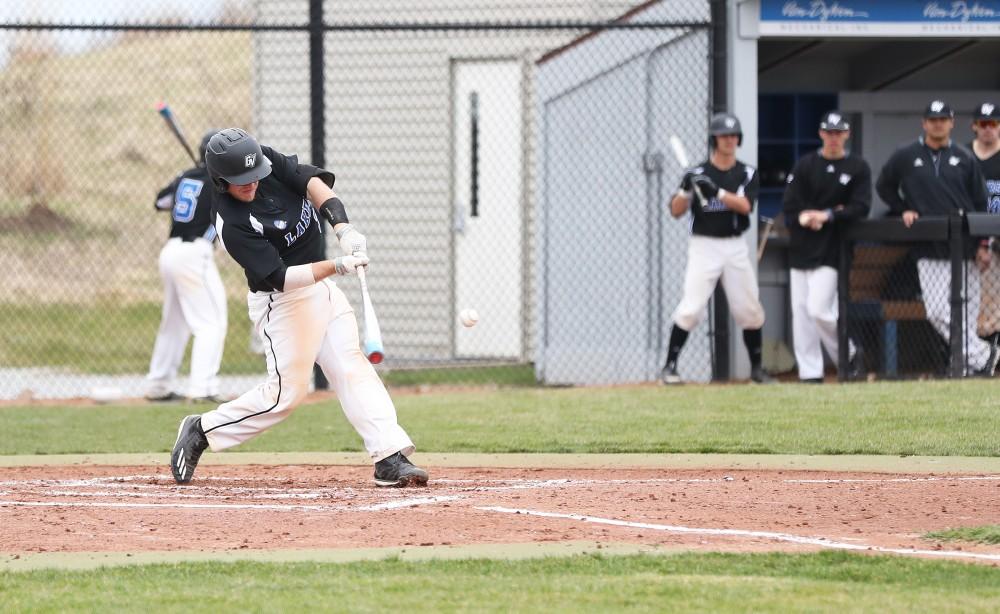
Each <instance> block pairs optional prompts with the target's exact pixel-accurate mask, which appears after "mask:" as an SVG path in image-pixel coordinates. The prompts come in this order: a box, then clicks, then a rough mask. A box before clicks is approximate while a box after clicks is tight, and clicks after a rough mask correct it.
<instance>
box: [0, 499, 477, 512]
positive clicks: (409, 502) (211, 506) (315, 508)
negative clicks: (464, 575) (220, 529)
mask: <svg viewBox="0 0 1000 614" xmlns="http://www.w3.org/2000/svg"><path fill="white" fill-rule="evenodd" d="M459 499H462V497H460V496H437V497H417V498H413V499H401V500H399V501H386V502H384V503H375V504H372V505H359V506H353V507H352V506H347V505H277V504H253V503H111V502H103V501H88V502H79V501H0V507H84V508H114V509H171V508H172V509H208V510H261V511H275V512H378V511H382V510H391V509H397V508H403V507H418V506H421V505H433V504H435V503H444V502H448V501H457V500H459Z"/></svg>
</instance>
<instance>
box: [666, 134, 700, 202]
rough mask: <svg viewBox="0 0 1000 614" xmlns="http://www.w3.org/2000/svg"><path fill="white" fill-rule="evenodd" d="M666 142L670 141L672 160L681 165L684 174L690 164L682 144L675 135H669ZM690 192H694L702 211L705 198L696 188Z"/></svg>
mask: <svg viewBox="0 0 1000 614" xmlns="http://www.w3.org/2000/svg"><path fill="white" fill-rule="evenodd" d="M668 140H669V141H670V149H672V150H673V151H674V158H675V159H676V160H677V163H678V164H680V165H681V168H682V169H684V172H685V173H686V172H687V170H688V169H689V168H691V163H690V159H689V158H688V155H687V149H685V148H684V143H682V142H681V139H680V137H679V136H677V135H676V134H671V135H670V139H668ZM691 191H692V192H694V196H695V198H697V199H698V204H699V205H701V208H702V209H704V208H705V197H704V196H702V195H701V192H699V191H698V188H697V187H693V188H692V190H691Z"/></svg>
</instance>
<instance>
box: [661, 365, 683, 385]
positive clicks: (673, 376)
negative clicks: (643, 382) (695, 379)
mask: <svg viewBox="0 0 1000 614" xmlns="http://www.w3.org/2000/svg"><path fill="white" fill-rule="evenodd" d="M660 381H662V382H663V383H664V384H666V385H668V386H673V385H676V384H683V383H684V382H683V381H682V380H681V376H680V375H678V373H677V363H676V362H674V361H670V362H668V363H667V366H665V367H663V371H661V372H660Z"/></svg>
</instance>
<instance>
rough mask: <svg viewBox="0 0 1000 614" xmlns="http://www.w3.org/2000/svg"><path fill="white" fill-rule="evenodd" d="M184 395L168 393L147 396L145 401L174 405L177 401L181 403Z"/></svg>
mask: <svg viewBox="0 0 1000 614" xmlns="http://www.w3.org/2000/svg"><path fill="white" fill-rule="evenodd" d="M184 398H185V397H184V395H182V394H177V393H176V392H174V391H172V390H171V391H170V392H168V393H166V394H147V395H146V400H147V401H149V402H150V403H174V402H177V401H183V400H184Z"/></svg>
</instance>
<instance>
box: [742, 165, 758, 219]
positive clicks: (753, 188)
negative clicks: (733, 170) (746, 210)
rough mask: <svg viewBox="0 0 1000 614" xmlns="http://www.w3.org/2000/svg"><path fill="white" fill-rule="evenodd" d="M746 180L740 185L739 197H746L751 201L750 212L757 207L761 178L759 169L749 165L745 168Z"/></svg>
mask: <svg viewBox="0 0 1000 614" xmlns="http://www.w3.org/2000/svg"><path fill="white" fill-rule="evenodd" d="M744 172H745V173H746V178H745V179H744V180H743V183H741V184H740V190H739V192H740V194H739V196H746V197H747V200H749V201H750V210H751V211H753V208H754V207H755V206H756V205H757V193H758V192H760V176H759V173H758V172H757V169H755V168H754V167H752V166H750V165H749V164H748V165H746V166H745V167H744Z"/></svg>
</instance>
